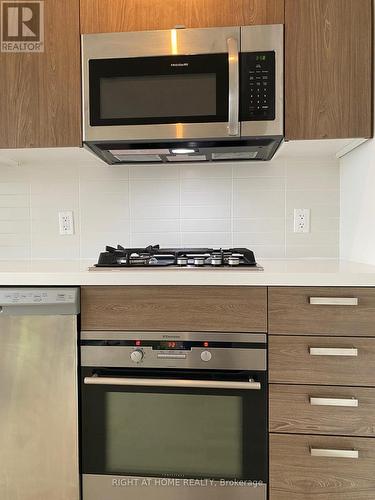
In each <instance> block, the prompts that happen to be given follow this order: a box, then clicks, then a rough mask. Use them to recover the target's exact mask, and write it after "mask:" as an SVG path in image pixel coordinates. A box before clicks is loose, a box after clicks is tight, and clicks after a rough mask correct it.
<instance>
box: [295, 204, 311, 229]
mask: <svg viewBox="0 0 375 500" xmlns="http://www.w3.org/2000/svg"><path fill="white" fill-rule="evenodd" d="M294 232H295V233H309V232H310V209H309V208H295V209H294Z"/></svg>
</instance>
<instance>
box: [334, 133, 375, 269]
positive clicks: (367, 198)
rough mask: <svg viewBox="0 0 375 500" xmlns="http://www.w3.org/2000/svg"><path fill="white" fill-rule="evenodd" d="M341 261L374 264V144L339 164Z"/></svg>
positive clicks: (343, 159) (363, 146) (364, 146)
mask: <svg viewBox="0 0 375 500" xmlns="http://www.w3.org/2000/svg"><path fill="white" fill-rule="evenodd" d="M340 166H341V168H340V170H341V231H340V257H341V258H342V259H346V260H353V261H357V262H364V263H367V264H375V140H370V141H367V142H366V143H365V144H363V145H362V146H360V147H358V148H357V149H355V150H354V151H352V152H351V153H349V154H348V155H346V156H344V157H343V158H342V159H341V162H340Z"/></svg>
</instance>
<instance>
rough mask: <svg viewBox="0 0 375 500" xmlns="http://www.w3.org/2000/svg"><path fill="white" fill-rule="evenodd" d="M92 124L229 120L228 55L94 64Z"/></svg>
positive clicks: (148, 58) (113, 61)
mask: <svg viewBox="0 0 375 500" xmlns="http://www.w3.org/2000/svg"><path fill="white" fill-rule="evenodd" d="M89 75H90V125H91V126H104V125H147V124H168V123H206V122H227V121H228V92H229V91H228V88H229V84H228V54H208V55H202V54H198V55H188V56H158V57H145V58H125V59H94V60H90V61H89Z"/></svg>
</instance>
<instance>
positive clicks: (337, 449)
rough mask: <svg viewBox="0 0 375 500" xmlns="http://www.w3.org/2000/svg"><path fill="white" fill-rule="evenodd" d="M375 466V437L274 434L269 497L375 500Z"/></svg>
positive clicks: (282, 498) (320, 499) (272, 438)
mask: <svg viewBox="0 0 375 500" xmlns="http://www.w3.org/2000/svg"><path fill="white" fill-rule="evenodd" d="M302 1H308V2H309V1H310V0H302ZM374 467H375V440H374V439H368V438H366V439H365V438H349V437H338V436H335V437H332V436H309V435H306V436H293V435H288V434H281V435H280V434H271V435H270V500H308V499H311V500H312V499H314V500H315V499H317V500H373V499H374V491H375V476H374Z"/></svg>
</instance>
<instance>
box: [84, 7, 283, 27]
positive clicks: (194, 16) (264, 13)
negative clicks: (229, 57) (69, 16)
mask: <svg viewBox="0 0 375 500" xmlns="http://www.w3.org/2000/svg"><path fill="white" fill-rule="evenodd" d="M283 22H284V0H81V32H82V33H106V32H116V31H142V30H162V29H171V28H173V27H174V26H176V25H184V26H186V27H187V28H205V27H211V26H241V25H249V24H279V23H280V24H282V23H283Z"/></svg>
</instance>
